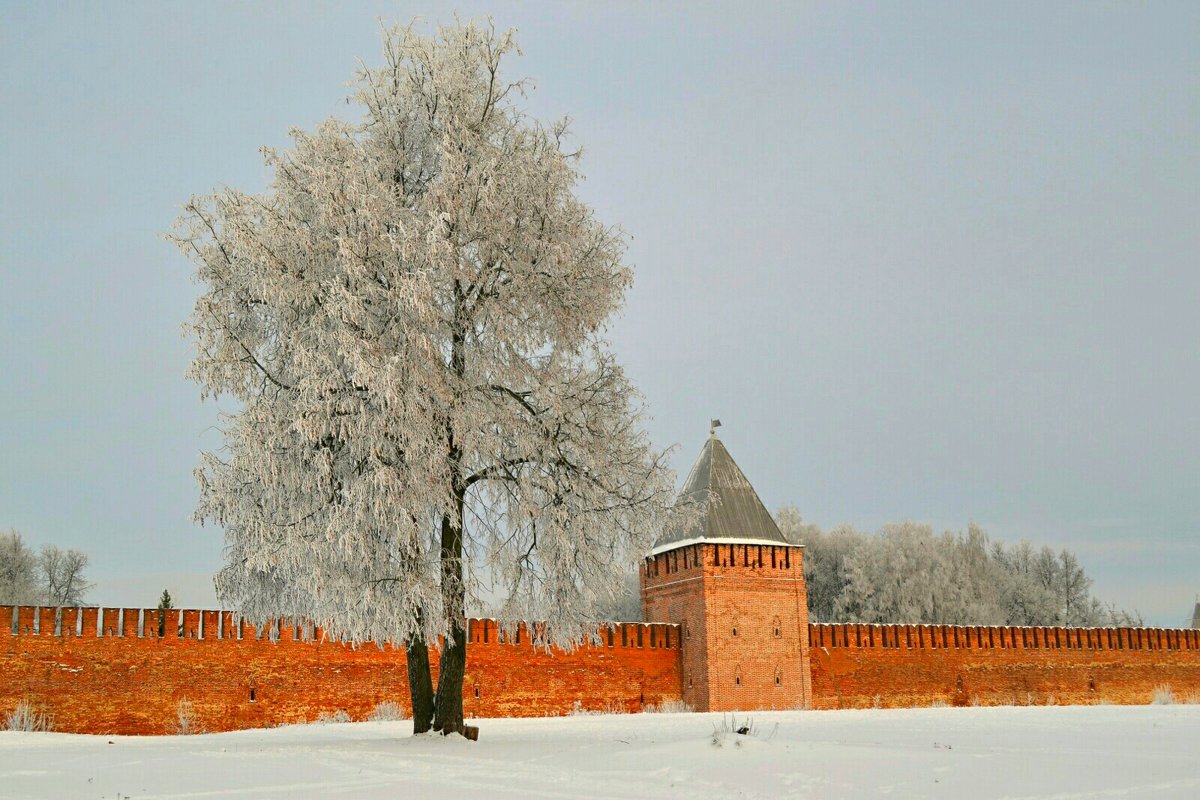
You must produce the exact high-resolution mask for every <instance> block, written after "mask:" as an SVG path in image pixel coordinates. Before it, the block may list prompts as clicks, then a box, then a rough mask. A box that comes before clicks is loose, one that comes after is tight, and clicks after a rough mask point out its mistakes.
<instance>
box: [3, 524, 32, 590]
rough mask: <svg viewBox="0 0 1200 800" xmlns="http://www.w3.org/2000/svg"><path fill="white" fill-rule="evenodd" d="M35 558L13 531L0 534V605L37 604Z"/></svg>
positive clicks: (18, 535)
mask: <svg viewBox="0 0 1200 800" xmlns="http://www.w3.org/2000/svg"><path fill="white" fill-rule="evenodd" d="M37 569H38V563H37V556H36V555H35V554H34V552H33V551H32V550H31V549H29V547H28V546H27V545H26V544H25V540H24V539H23V538H22V537H21V534H19V533H17V532H16V531H14V530H10V531H5V532H3V533H0V603H3V604H5V605H32V604H33V603H36V602H38V574H37Z"/></svg>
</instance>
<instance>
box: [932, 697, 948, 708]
mask: <svg viewBox="0 0 1200 800" xmlns="http://www.w3.org/2000/svg"><path fill="white" fill-rule="evenodd" d="M929 707H930V708H949V707H950V704H949V703H947V702H946V701H945V700H943V699H941V698H940V697H939V698H938V699H937V700H934V701H933V702H932V703H930V704H929Z"/></svg>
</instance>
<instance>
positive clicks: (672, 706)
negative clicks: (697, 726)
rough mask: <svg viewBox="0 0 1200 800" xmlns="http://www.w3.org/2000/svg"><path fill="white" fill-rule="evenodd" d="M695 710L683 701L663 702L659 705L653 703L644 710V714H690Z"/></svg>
mask: <svg viewBox="0 0 1200 800" xmlns="http://www.w3.org/2000/svg"><path fill="white" fill-rule="evenodd" d="M692 711H693V709H692V707H691V706H689V705H688V704H687V703H685V702H683V701H682V700H663V701H662V702H661V703H659V704H658V705H655V704H654V703H651V704H650V705H648V706H644V707H643V708H642V713H643V714H690V713H692Z"/></svg>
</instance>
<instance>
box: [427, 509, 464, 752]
mask: <svg viewBox="0 0 1200 800" xmlns="http://www.w3.org/2000/svg"><path fill="white" fill-rule="evenodd" d="M462 507H463V495H462V494H461V493H459V494H458V511H459V516H458V521H457V523H455V522H454V521H452V520H451V519H450V516H449V515H446V516H444V517H442V602H443V604H444V606H445V610H446V619H447V620H448V621H449V623H450V631H449V634H448V635H447V637H446V641H445V644H444V645H443V646H442V655H441V661H440V666H439V669H438V690H437V708H436V716H435V718H434V722H433V727H434V728H435V729H436V730H439V731H441V732H442V733H444V734H449V733H462V732H463V700H462V687H463V676H464V674H465V673H466V668H467V632H466V615H465V610H464V605H465V597H464V587H463V575H462V569H463V568H462V547H463V541H462V540H463V537H462Z"/></svg>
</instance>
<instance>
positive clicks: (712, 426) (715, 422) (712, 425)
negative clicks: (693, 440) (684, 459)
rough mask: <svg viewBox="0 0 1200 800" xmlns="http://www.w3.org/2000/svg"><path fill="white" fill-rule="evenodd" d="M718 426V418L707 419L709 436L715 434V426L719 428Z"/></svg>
mask: <svg viewBox="0 0 1200 800" xmlns="http://www.w3.org/2000/svg"><path fill="white" fill-rule="evenodd" d="M719 427H721V420H719V419H710V420H709V421H708V435H709V436H716V435H717V428H719Z"/></svg>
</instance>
